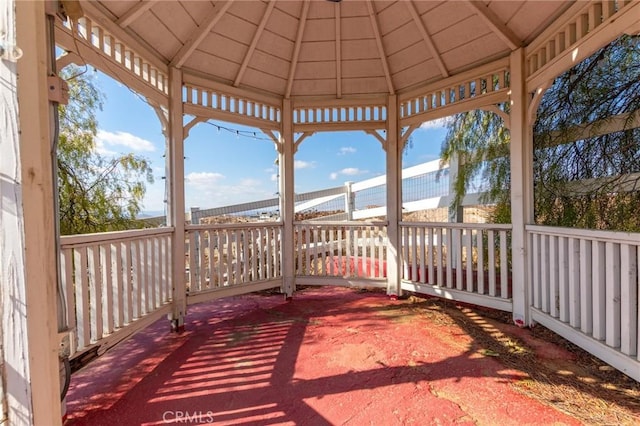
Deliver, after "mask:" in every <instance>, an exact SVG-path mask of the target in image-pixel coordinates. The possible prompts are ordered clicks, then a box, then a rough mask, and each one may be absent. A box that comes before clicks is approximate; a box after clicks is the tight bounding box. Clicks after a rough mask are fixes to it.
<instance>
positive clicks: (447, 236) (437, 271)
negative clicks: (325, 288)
mask: <svg viewBox="0 0 640 426" xmlns="http://www.w3.org/2000/svg"><path fill="white" fill-rule="evenodd" d="M400 227H401V238H402V240H401V241H402V250H401V256H402V258H401V262H402V263H401V264H402V279H403V284H402V288H403V289H404V290H409V291H417V292H421V293H427V294H430V295H434V296H440V297H446V298H451V299H456V300H461V301H464V302H470V303H475V304H480V305H484V306H489V307H493V308H497V309H502V310H506V311H511V310H512V308H511V300H510V299H511V273H510V266H509V257H510V254H509V251H510V249H511V246H510V241H509V239H510V233H511V225H498V224H478V223H472V224H467V223H464V224H463V223H413V222H411V223H409V222H402V223H400Z"/></svg>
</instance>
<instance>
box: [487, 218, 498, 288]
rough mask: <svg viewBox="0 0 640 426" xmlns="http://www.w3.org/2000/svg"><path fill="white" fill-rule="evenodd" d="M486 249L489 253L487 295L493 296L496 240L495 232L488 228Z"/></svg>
mask: <svg viewBox="0 0 640 426" xmlns="http://www.w3.org/2000/svg"><path fill="white" fill-rule="evenodd" d="M487 249H488V254H489V259H488V266H489V296H493V297H495V295H496V294H497V293H496V241H495V232H494V231H493V230H491V229H490V230H489V231H488V232H487Z"/></svg>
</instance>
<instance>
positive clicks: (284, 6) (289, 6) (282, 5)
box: [276, 1, 302, 19]
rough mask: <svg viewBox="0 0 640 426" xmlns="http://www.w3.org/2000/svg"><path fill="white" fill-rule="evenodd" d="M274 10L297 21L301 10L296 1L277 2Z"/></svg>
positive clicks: (299, 4) (300, 4)
mask: <svg viewBox="0 0 640 426" xmlns="http://www.w3.org/2000/svg"><path fill="white" fill-rule="evenodd" d="M276 9H278V10H281V11H282V12H284V13H286V14H287V15H290V16H293V17H294V18H296V19H298V18H299V17H300V12H301V10H302V3H301V2H298V1H279V2H277V3H276Z"/></svg>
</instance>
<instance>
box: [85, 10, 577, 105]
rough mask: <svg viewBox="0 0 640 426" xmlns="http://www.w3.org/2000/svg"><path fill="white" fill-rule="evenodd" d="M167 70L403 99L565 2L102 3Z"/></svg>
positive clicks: (327, 93) (253, 86)
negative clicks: (401, 96)
mask: <svg viewBox="0 0 640 426" xmlns="http://www.w3.org/2000/svg"><path fill="white" fill-rule="evenodd" d="M92 3H93V6H95V7H96V8H97V9H98V10H99V11H100V12H102V13H101V14H102V15H103V16H105V17H106V18H107V19H109V20H112V21H113V22H114V24H116V25H118V26H119V27H120V28H122V29H123V30H124V31H126V32H127V33H129V35H131V36H132V37H133V38H135V39H137V40H138V41H140V43H142V44H143V45H146V46H147V47H148V49H149V50H150V51H152V52H155V53H156V54H157V56H158V58H159V59H160V60H161V61H163V62H164V63H166V64H169V65H174V66H177V67H181V68H182V69H183V70H184V71H185V72H187V73H192V74H196V75H199V76H201V77H205V78H208V79H211V80H215V81H217V82H220V83H224V84H228V85H232V86H235V87H240V88H246V89H249V90H252V91H259V92H264V93H268V94H273V95H276V96H281V97H285V98H288V97H310V96H321V97H330V98H334V97H335V98H342V97H353V96H361V95H384V94H393V93H402V92H404V91H407V90H409V89H412V88H415V87H420V86H422V85H425V84H428V83H431V82H434V81H437V80H439V79H443V78H446V77H448V76H452V75H455V74H457V73H459V72H461V71H464V70H468V69H470V68H474V67H476V66H478V65H481V64H484V63H487V62H490V61H492V60H494V59H496V58H500V57H504V56H506V55H508V54H509V52H510V51H511V50H513V49H516V48H517V47H519V46H523V45H526V44H527V43H528V42H530V41H531V40H532V39H533V38H534V37H535V36H536V35H538V34H539V33H540V32H541V31H542V30H543V29H544V28H545V27H546V26H547V25H549V23H550V22H552V21H553V20H554V19H555V18H556V17H557V16H558V15H560V14H561V13H562V12H563V11H565V10H566V9H567V8H568V7H570V6H571V4H572V3H573V2H570V1H533V0H524V1H489V2H487V1H415V0H413V1H376V0H374V1H357V0H344V1H342V2H333V1H323V0H317V1H295V0H294V1H292V0H271V1H257V0H256V1H234V2H226V1H147V0H142V1H121V0H117V1H109V0H102V1H96V2H92Z"/></svg>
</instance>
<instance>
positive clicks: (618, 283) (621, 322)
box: [527, 226, 640, 381]
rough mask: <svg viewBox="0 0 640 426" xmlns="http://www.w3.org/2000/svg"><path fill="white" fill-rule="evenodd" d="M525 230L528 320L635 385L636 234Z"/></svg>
mask: <svg viewBox="0 0 640 426" xmlns="http://www.w3.org/2000/svg"><path fill="white" fill-rule="evenodd" d="M527 231H528V234H529V242H530V250H531V292H532V294H531V301H532V303H531V304H532V316H533V319H534V320H535V321H537V322H539V323H541V324H543V325H544V326H545V327H547V328H549V329H551V330H553V331H555V332H556V333H558V334H560V335H562V336H563V337H564V338H566V339H567V340H570V341H572V342H573V343H575V344H577V345H578V346H581V347H583V348H584V349H586V350H587V351H589V352H590V353H592V354H594V355H596V356H598V357H599V358H601V359H603V360H604V361H606V362H607V363H609V364H611V365H612V366H614V367H616V368H617V369H619V370H621V371H623V372H625V373H626V374H627V375H629V376H631V377H633V378H634V379H635V380H639V381H640V354H639V348H638V340H639V339H640V337H639V336H638V333H639V330H640V324H639V323H640V315H639V314H638V286H639V283H638V280H639V277H640V234H631V233H624V232H610V231H588V230H582V229H569V228H551V227H543V226H528V227H527Z"/></svg>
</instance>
